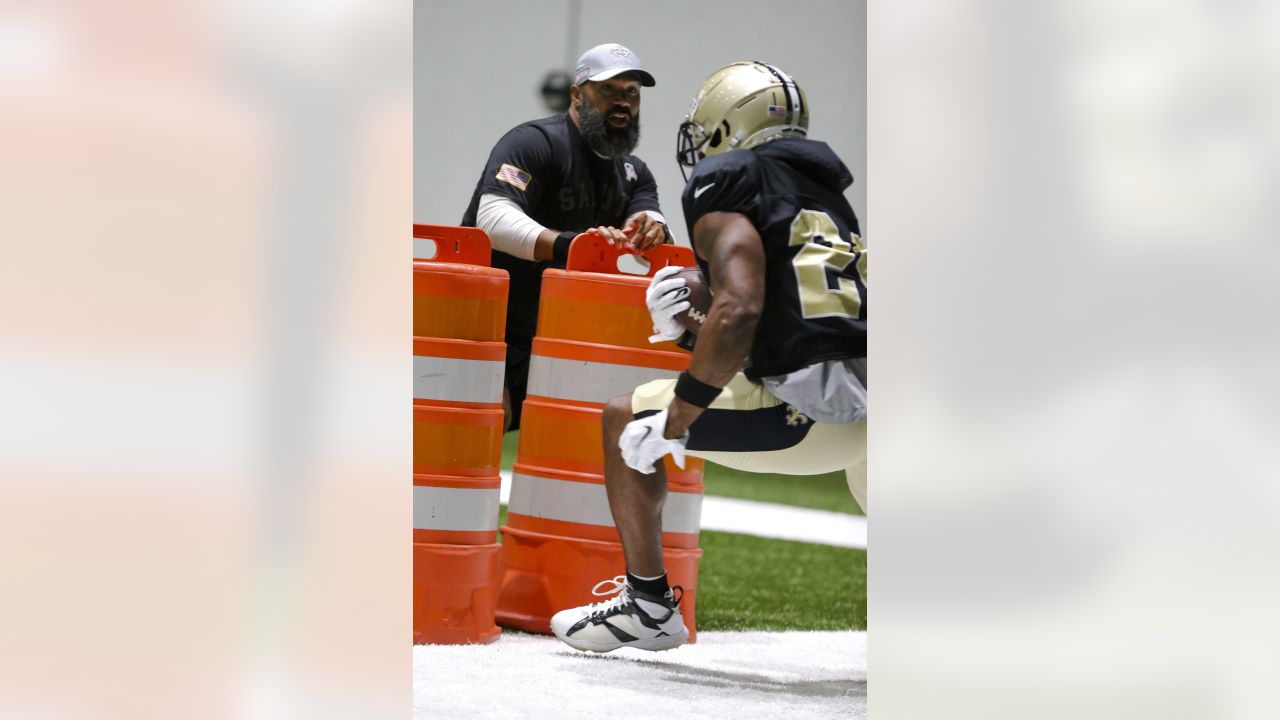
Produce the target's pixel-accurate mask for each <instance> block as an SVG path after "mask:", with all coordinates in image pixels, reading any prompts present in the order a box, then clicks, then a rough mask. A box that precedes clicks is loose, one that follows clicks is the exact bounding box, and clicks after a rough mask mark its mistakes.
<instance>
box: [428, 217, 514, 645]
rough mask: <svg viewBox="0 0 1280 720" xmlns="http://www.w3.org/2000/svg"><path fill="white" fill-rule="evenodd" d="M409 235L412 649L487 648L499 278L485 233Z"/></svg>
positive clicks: (497, 435) (499, 360)
mask: <svg viewBox="0 0 1280 720" xmlns="http://www.w3.org/2000/svg"><path fill="white" fill-rule="evenodd" d="M413 229H414V255H415V256H416V257H418V258H419V259H415V261H414V264H413V329H414V338H413V641H414V642H415V643H450V644H462V643H484V642H492V641H494V640H497V639H498V636H499V633H500V632H501V631H500V630H499V629H498V626H497V625H496V624H495V623H494V613H495V609H496V599H497V594H496V588H497V582H498V571H499V562H498V560H499V554H500V551H501V545H499V544H498V542H497V529H498V502H499V500H498V496H499V486H500V483H501V480H500V479H499V475H498V467H499V462H500V459H501V455H502V424H503V414H502V380H503V368H504V364H505V357H506V344H505V343H504V342H502V338H503V332H504V330H505V326H506V313H507V273H506V271H504V270H496V269H494V268H490V267H487V265H488V262H489V240H488V237H487V236H485V235H484V232H483V231H479V230H476V229H475V228H448V227H441V226H434V225H415V226H414V228H413ZM476 233H479V234H478V235H477V234H476ZM422 256H426V257H430V259H429V260H422V259H420V258H421V257H422Z"/></svg>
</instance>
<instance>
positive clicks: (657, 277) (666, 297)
mask: <svg viewBox="0 0 1280 720" xmlns="http://www.w3.org/2000/svg"><path fill="white" fill-rule="evenodd" d="M683 269H684V268H682V267H679V266H678V265H668V266H666V267H664V268H662V269H661V270H659V271H658V272H656V273H654V275H653V279H652V280H650V281H649V289H648V290H647V291H646V292H645V294H644V302H645V304H646V305H648V306H649V316H650V317H652V318H653V332H654V334H653V335H651V336H650V337H649V342H651V343H660V342H662V341H664V340H679V339H680V336H681V335H684V326H682V325H681V324H680V323H678V322H676V319H675V316H676V315H679V314H680V313H682V312H684V311H685V310H688V309H689V301H688V300H685V298H686V297H688V295H689V293H688V291H685V292H681V291H680V288H683V287H684V286H685V282H684V278H677V277H671V276H672V275H675V274H676V273H678V272H680V271H681V270H683Z"/></svg>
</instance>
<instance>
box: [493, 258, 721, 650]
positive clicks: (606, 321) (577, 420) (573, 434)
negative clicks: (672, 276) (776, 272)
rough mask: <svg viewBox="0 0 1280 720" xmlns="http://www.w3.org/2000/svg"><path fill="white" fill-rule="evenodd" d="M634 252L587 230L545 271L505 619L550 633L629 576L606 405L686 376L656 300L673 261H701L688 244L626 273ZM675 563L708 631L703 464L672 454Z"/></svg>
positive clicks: (501, 610)
mask: <svg viewBox="0 0 1280 720" xmlns="http://www.w3.org/2000/svg"><path fill="white" fill-rule="evenodd" d="M621 255H622V251H620V250H619V249H617V248H614V247H613V246H611V245H609V244H608V243H607V242H605V241H604V240H602V239H600V238H598V237H596V236H594V235H587V236H584V237H580V238H579V239H577V240H575V241H574V244H573V246H572V248H571V250H570V253H569V262H568V264H567V269H565V270H547V271H546V272H544V273H543V276H542V298H541V301H540V306H539V311H538V331H537V336H536V337H535V338H534V340H533V346H532V353H531V357H530V361H529V392H528V395H527V396H526V398H525V401H524V410H523V412H524V415H523V419H522V420H521V424H520V444H519V450H518V454H517V457H516V464H515V467H514V468H513V472H512V479H511V496H510V499H509V501H508V505H507V524H506V525H504V526H503V527H502V546H503V559H502V564H503V569H502V582H501V586H500V588H499V591H498V612H497V619H498V622H499V623H501V624H503V625H507V626H510V627H516V628H520V629H522V630H526V631H529V632H538V633H548V632H550V621H551V616H552V615H554V614H555V613H556V612H558V611H560V610H563V609H565V608H569V607H575V606H579V605H585V604H587V603H589V602H594V601H596V600H598V599H599V598H596V597H594V596H592V594H591V589H592V587H594V586H595V584H596V583H597V582H599V581H600V580H601V579H604V578H611V577H614V576H617V575H620V574H622V572H623V570H624V569H625V566H626V563H625V561H624V558H623V554H622V545H621V544H620V543H619V540H618V532H617V529H616V528H615V527H614V524H613V515H612V513H611V512H610V509H609V500H608V496H607V495H606V493H605V485H604V453H603V450H602V443H603V441H602V428H601V416H602V413H603V410H604V406H605V403H607V402H608V401H609V400H610V399H611V398H613V397H616V396H618V395H625V394H627V393H630V392H631V391H632V390H634V389H635V388H636V387H638V386H639V385H642V384H643V383H646V382H649V381H650V380H657V379H663V378H675V377H676V376H677V375H679V374H680V372H681V371H682V370H684V369H686V368H687V367H688V366H689V357H690V356H689V353H688V352H686V351H684V350H682V349H680V348H678V347H676V346H675V344H674V343H669V342H668V343H661V344H657V345H651V344H650V343H649V340H648V338H649V335H651V334H652V331H653V321H652V319H651V318H650V317H649V311H648V310H647V309H646V307H645V301H644V295H645V289H646V288H647V287H648V284H649V277H650V276H651V275H652V274H653V273H654V272H656V271H657V270H658V269H659V268H661V267H663V266H665V265H668V264H674V265H684V266H688V265H693V264H694V262H695V261H694V257H693V253H692V251H690V250H689V249H688V248H683V247H675V246H670V245H664V246H660V247H658V248H655V249H654V250H653V251H651V252H650V253H648V254H647V256H646V257H647V259H648V260H649V262H650V267H649V269H648V272H647V274H646V275H643V276H639V275H628V274H623V273H622V272H620V271H619V270H618V262H619V258H620V256H621ZM664 463H665V466H666V470H667V488H668V494H667V501H666V504H665V506H664V508H663V515H662V530H663V532H662V545H663V550H662V553H663V561H664V564H665V566H666V569H667V574H668V577H669V578H670V580H671V582H672V584H676V585H681V586H683V587H684V592H685V594H684V598H683V600H682V601H681V609H682V614H683V615H684V620H685V624H686V626H688V629H689V639H690V641H691V642H692V641H693V640H694V639H695V638H696V630H695V614H694V611H695V607H696V603H697V586H698V561H699V559H700V558H701V556H702V550H701V549H699V548H698V534H699V531H700V525H701V514H702V467H703V465H702V461H701V460H699V459H696V458H689V459H688V461H687V463H686V468H685V469H684V470H681V469H679V468H677V467H676V466H675V465H674V464H672V463H671V461H670V458H667V459H666V460H665V461H664Z"/></svg>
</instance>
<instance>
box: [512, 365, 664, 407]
mask: <svg viewBox="0 0 1280 720" xmlns="http://www.w3.org/2000/svg"><path fill="white" fill-rule="evenodd" d="M678 375H680V373H679V371H677V370H663V369H661V368H647V367H636V366H634V365H618V364H615V363H603V362H590V361H586V360H565V359H563V358H554V357H547V356H545V355H537V354H535V355H534V356H533V357H532V358H531V359H530V360H529V394H530V395H541V396H543V397H552V398H560V399H562V400H577V401H579V402H596V403H605V402H609V400H611V399H613V398H615V397H617V396H619V395H626V394H628V393H630V392H631V391H632V390H635V389H636V388H638V387H640V386H641V385H643V384H645V383H647V382H649V381H650V380H663V379H675V378H676V377H677V376H678Z"/></svg>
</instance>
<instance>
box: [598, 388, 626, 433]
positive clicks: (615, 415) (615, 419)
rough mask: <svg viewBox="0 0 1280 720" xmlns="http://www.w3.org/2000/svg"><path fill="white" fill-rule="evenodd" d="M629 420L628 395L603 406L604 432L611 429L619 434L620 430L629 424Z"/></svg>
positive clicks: (620, 396)
mask: <svg viewBox="0 0 1280 720" xmlns="http://www.w3.org/2000/svg"><path fill="white" fill-rule="evenodd" d="M631 419H632V413H631V396H630V395H619V396H618V397H615V398H613V399H612V400H610V401H609V402H608V403H606V404H605V406H604V427H605V429H606V430H609V429H613V430H616V431H618V432H621V430H622V428H623V427H624V426H625V425H626V424H627V423H629V422H631Z"/></svg>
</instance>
